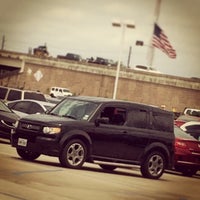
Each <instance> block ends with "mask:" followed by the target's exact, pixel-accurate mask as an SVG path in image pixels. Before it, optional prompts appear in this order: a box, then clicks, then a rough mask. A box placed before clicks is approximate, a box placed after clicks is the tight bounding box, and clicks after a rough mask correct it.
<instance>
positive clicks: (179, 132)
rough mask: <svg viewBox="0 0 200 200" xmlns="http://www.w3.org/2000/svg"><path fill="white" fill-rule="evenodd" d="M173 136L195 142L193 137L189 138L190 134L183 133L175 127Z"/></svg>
mask: <svg viewBox="0 0 200 200" xmlns="http://www.w3.org/2000/svg"><path fill="white" fill-rule="evenodd" d="M174 134H175V137H176V138H183V139H189V140H195V138H194V137H193V136H191V135H190V134H187V133H185V132H184V131H183V130H181V129H180V128H178V127H177V126H175V127H174Z"/></svg>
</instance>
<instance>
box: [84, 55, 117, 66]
mask: <svg viewBox="0 0 200 200" xmlns="http://www.w3.org/2000/svg"><path fill="white" fill-rule="evenodd" d="M87 62H88V63H94V64H100V65H107V66H116V63H114V61H113V60H111V59H105V58H101V57H96V59H93V58H90V59H88V61H87Z"/></svg>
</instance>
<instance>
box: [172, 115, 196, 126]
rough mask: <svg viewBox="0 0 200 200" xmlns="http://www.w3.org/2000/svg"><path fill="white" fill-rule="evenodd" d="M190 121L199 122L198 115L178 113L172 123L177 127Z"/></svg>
mask: <svg viewBox="0 0 200 200" xmlns="http://www.w3.org/2000/svg"><path fill="white" fill-rule="evenodd" d="M191 121H196V122H200V117H199V116H194V115H188V114H183V115H180V116H179V117H178V118H177V119H176V120H175V121H174V124H175V125H176V126H178V127H180V126H182V125H183V124H185V123H187V122H191Z"/></svg>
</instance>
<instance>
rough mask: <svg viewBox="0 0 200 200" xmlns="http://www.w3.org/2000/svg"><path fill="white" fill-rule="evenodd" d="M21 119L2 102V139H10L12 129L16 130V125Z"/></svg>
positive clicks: (0, 130)
mask: <svg viewBox="0 0 200 200" xmlns="http://www.w3.org/2000/svg"><path fill="white" fill-rule="evenodd" d="M18 119H19V116H18V115H17V114H15V113H14V112H13V111H12V110H10V109H9V108H8V106H7V105H6V104H5V103H3V101H1V100H0V137H1V138H5V139H10V135H11V129H12V128H14V124H15V123H16V121H17V120H18Z"/></svg>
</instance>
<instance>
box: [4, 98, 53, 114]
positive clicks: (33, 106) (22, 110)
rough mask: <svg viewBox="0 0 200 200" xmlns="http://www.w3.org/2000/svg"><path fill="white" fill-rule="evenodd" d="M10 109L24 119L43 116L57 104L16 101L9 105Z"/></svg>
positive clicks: (28, 100)
mask: <svg viewBox="0 0 200 200" xmlns="http://www.w3.org/2000/svg"><path fill="white" fill-rule="evenodd" d="M7 105H8V107H9V108H10V109H12V110H13V111H14V112H15V113H16V114H17V115H19V116H20V117H24V116H26V115H29V114H36V113H37V114H39V113H40V114H41V113H45V112H47V111H49V110H51V109H52V108H53V107H54V106H55V105H56V104H54V103H49V102H46V101H36V100H31V99H27V100H16V101H10V102H8V103H7Z"/></svg>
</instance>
